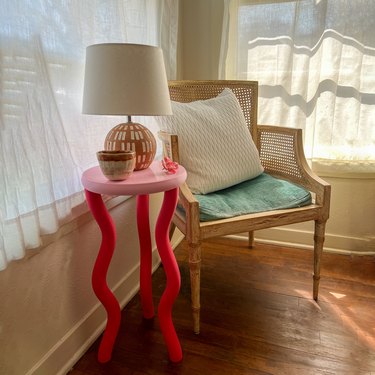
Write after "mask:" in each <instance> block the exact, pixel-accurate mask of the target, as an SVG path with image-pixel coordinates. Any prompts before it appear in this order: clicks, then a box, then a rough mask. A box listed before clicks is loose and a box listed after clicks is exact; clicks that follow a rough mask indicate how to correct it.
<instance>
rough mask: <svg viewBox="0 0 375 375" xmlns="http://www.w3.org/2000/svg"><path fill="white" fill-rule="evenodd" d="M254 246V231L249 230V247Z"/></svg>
mask: <svg viewBox="0 0 375 375" xmlns="http://www.w3.org/2000/svg"><path fill="white" fill-rule="evenodd" d="M253 247H254V231H253V230H252V231H251V232H249V249H252V248H253Z"/></svg>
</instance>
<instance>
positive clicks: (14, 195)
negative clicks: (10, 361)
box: [0, 0, 178, 269]
mask: <svg viewBox="0 0 375 375" xmlns="http://www.w3.org/2000/svg"><path fill="white" fill-rule="evenodd" d="M3 3H4V4H2V11H1V13H0V52H1V53H0V95H1V107H0V135H1V137H0V147H1V149H0V166H1V167H0V168H1V169H0V179H1V180H0V186H1V190H0V269H3V268H5V267H6V264H7V263H8V262H9V261H10V260H12V259H19V258H22V257H23V256H24V254H25V249H28V248H37V247H39V246H40V245H41V244H42V236H43V235H44V234H50V233H54V232H56V230H58V228H59V227H60V226H61V225H62V224H64V223H66V222H68V221H69V220H71V219H72V218H73V217H74V215H77V214H80V213H81V212H82V210H84V209H85V207H82V206H83V205H82V203H83V202H84V196H83V192H82V190H83V189H82V186H81V182H80V176H81V173H82V171H83V170H84V169H86V168H88V167H90V166H92V165H93V164H96V163H97V161H96V156H95V155H96V151H98V150H100V149H101V148H102V147H103V146H102V144H103V140H104V138H105V135H106V134H107V132H108V131H109V129H110V128H111V127H113V126H114V125H115V124H117V123H118V122H121V120H120V121H119V119H117V118H107V117H105V118H104V117H103V118H102V117H99V116H95V117H94V116H85V115H81V100H82V91H83V78H84V77H83V76H84V62H85V49H86V46H88V45H90V44H94V43H102V42H128V43H140V44H151V45H159V46H161V47H162V48H163V51H164V54H165V57H166V59H165V60H166V68H167V72H168V74H169V77H170V78H174V71H175V66H174V64H173V61H175V58H174V57H173V56H174V55H175V49H176V46H175V39H176V37H175V35H176V34H177V33H176V25H177V11H178V8H177V7H178V3H176V2H175V1H173V0H106V1H102V0H80V1H73V2H67V1H63V0H53V1H47V0H41V1H34V0H12V1H11V0H6V1H5V2H3ZM166 41H167V42H166ZM73 208H75V210H74V213H73V211H72V209H73Z"/></svg>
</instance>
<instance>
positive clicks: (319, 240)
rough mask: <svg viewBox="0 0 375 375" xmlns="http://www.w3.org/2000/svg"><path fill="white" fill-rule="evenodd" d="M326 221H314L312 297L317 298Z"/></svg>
mask: <svg viewBox="0 0 375 375" xmlns="http://www.w3.org/2000/svg"><path fill="white" fill-rule="evenodd" d="M325 226H326V222H325V221H323V222H319V221H318V220H316V221H315V232H314V274H313V282H314V285H313V298H314V300H315V301H317V300H318V293H319V281H320V260H321V257H322V253H323V243H324V233H325Z"/></svg>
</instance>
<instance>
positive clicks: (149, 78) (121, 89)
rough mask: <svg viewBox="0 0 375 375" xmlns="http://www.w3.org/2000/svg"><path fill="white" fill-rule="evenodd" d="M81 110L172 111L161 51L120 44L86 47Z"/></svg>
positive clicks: (121, 112) (113, 112) (111, 112)
mask: <svg viewBox="0 0 375 375" xmlns="http://www.w3.org/2000/svg"><path fill="white" fill-rule="evenodd" d="M82 112H83V113H86V114H93V115H129V116H132V115H146V116H147V115H149V116H155V115H170V114H172V109H171V102H170V97H169V90H168V81H167V76H166V72H165V66H164V59H163V52H162V50H161V49H160V48H158V47H153V46H147V45H140V44H121V43H108V44H94V45H91V46H89V47H87V49H86V67H85V83H84V93H83V106H82Z"/></svg>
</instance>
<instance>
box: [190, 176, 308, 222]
mask: <svg viewBox="0 0 375 375" xmlns="http://www.w3.org/2000/svg"><path fill="white" fill-rule="evenodd" d="M194 196H195V198H196V199H197V200H198V201H199V206H200V220H201V221H210V220H219V219H225V218H229V217H233V216H238V215H245V214H250V213H256V212H263V211H272V210H280V209H286V208H293V207H302V206H306V205H308V204H310V203H311V194H310V192H309V191H308V190H306V189H304V188H303V187H301V186H298V185H295V184H292V183H290V182H288V181H284V180H281V179H278V178H275V177H272V176H270V175H268V174H266V173H262V174H261V175H259V176H258V177H256V178H254V179H251V180H247V181H245V182H242V183H240V184H237V185H234V186H231V187H229V188H227V189H223V190H219V191H216V192H213V193H210V194H205V195H201V194H194Z"/></svg>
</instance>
